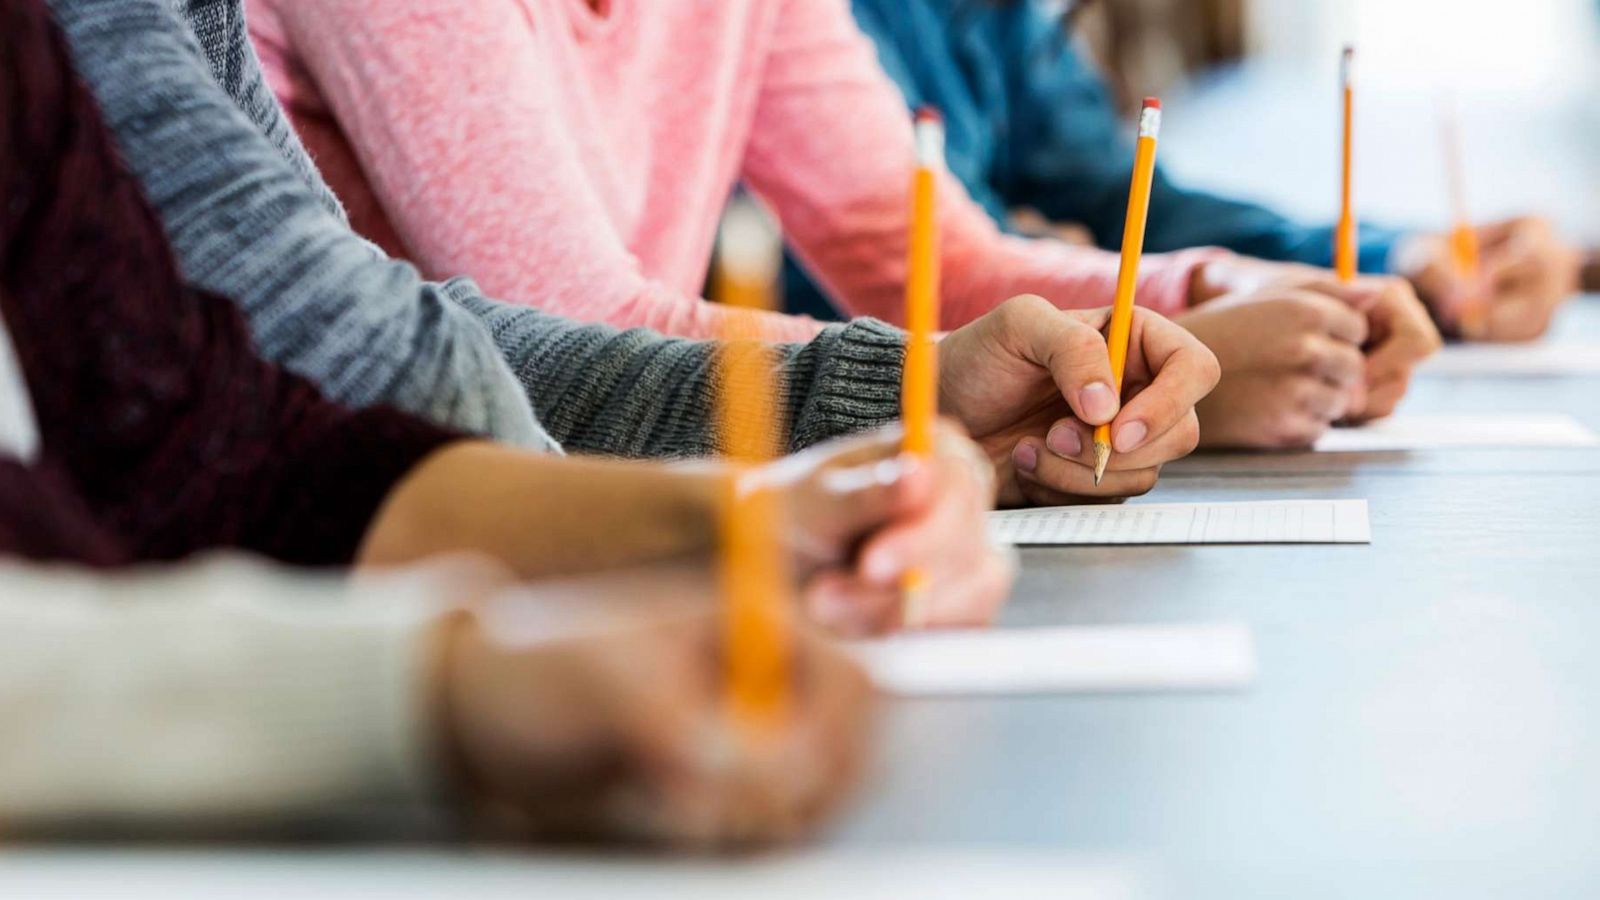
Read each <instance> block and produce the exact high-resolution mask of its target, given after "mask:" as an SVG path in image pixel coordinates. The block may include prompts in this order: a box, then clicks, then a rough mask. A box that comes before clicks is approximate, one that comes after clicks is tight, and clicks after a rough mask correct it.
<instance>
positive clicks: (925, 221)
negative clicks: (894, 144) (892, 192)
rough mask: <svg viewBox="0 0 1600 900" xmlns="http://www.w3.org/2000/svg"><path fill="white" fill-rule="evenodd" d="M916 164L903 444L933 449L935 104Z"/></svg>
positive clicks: (906, 608)
mask: <svg viewBox="0 0 1600 900" xmlns="http://www.w3.org/2000/svg"><path fill="white" fill-rule="evenodd" d="M916 141H917V168H916V171H915V173H914V174H913V175H912V184H911V226H910V227H911V240H910V249H909V250H908V253H909V259H908V260H907V272H906V330H907V332H908V334H907V341H906V364H905V365H906V368H905V382H904V384H903V385H902V386H901V391H900V406H901V417H902V418H903V419H904V420H905V421H904V424H905V443H904V450H905V452H906V453H907V454H909V455H913V456H920V457H924V458H926V457H930V456H932V455H933V442H934V422H935V419H936V418H937V416H938V410H939V345H938V343H937V338H936V335H937V334H938V332H939V275H940V260H939V172H940V170H941V169H943V168H944V122H943V121H942V120H941V119H940V118H939V114H938V113H936V112H934V111H933V110H930V109H921V110H918V111H917V118H916ZM928 589H929V584H928V577H927V573H926V572H923V571H921V570H912V571H910V572H907V573H906V575H905V577H904V578H903V579H902V580H901V593H902V613H901V619H902V623H903V624H904V625H905V626H906V627H909V628H915V627H919V626H920V625H922V623H923V622H925V621H926V620H927V615H926V609H925V607H926V604H927V595H928Z"/></svg>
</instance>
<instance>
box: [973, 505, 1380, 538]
mask: <svg viewBox="0 0 1600 900" xmlns="http://www.w3.org/2000/svg"><path fill="white" fill-rule="evenodd" d="M989 535H990V537H992V538H993V539H994V540H995V541H996V542H998V543H1002V544H1016V545H1020V546H1057V545H1088V546H1092V545H1104V544H1370V543H1372V526H1371V523H1370V522H1369V521H1368V519H1367V501H1365V500H1275V501H1261V502H1249V503H1129V504H1126V505H1123V506H1054V507H1045V508H1041V509H1018V510H1005V511H1002V512H994V513H990V514H989Z"/></svg>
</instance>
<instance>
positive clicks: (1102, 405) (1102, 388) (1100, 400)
mask: <svg viewBox="0 0 1600 900" xmlns="http://www.w3.org/2000/svg"><path fill="white" fill-rule="evenodd" d="M1078 403H1079V404H1080V405H1081V406H1082V407H1083V414H1084V415H1086V416H1088V417H1089V418H1090V419H1092V420H1094V422H1095V423H1099V422H1105V421H1107V420H1109V419H1110V418H1111V417H1112V416H1115V415H1116V414H1117V395H1116V394H1115V393H1114V392H1113V391H1112V390H1111V386H1110V385H1107V384H1105V383H1104V382H1099V381H1096V382H1094V383H1093V384H1089V385H1085V386H1084V388H1083V390H1080V391H1078Z"/></svg>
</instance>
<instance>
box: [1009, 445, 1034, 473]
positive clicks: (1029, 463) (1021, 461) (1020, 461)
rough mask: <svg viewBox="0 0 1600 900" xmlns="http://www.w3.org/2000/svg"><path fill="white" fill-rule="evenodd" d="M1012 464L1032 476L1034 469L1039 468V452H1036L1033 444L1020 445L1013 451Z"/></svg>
mask: <svg viewBox="0 0 1600 900" xmlns="http://www.w3.org/2000/svg"><path fill="white" fill-rule="evenodd" d="M1011 462H1012V464H1014V465H1015V466H1016V467H1017V469H1018V471H1022V472H1027V473H1029V474H1032V472H1033V470H1034V469H1037V468H1039V451H1038V450H1035V449H1034V448H1033V445H1032V444H1029V443H1026V442H1023V443H1020V444H1018V445H1017V448H1016V449H1015V450H1012V451H1011Z"/></svg>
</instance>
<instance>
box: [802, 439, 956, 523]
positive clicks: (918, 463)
mask: <svg viewBox="0 0 1600 900" xmlns="http://www.w3.org/2000/svg"><path fill="white" fill-rule="evenodd" d="M817 493H818V495H819V496H820V498H821V500H822V502H823V504H824V507H825V508H824V511H823V515H824V517H825V518H826V520H827V522H828V527H827V531H828V532H829V533H830V534H834V535H838V536H840V537H843V538H845V539H846V540H847V541H849V542H852V543H853V542H854V541H855V540H857V539H859V538H861V537H864V536H866V535H867V534H870V533H872V532H875V531H879V530H881V529H883V528H884V527H886V526H887V525H890V524H892V523H894V522H896V521H899V520H900V519H902V518H904V517H906V516H910V515H914V514H916V513H919V512H921V511H923V510H925V509H927V508H928V507H929V506H931V505H932V504H933V501H934V498H935V496H936V495H937V494H938V484H937V481H936V479H935V478H934V472H933V466H932V465H930V464H929V463H928V462H927V461H926V460H923V459H919V458H918V457H915V456H910V455H905V454H902V455H900V456H897V457H895V458H893V459H885V460H880V461H878V462H874V463H868V464H864V465H860V466H852V467H849V468H839V469H829V470H827V471H825V472H823V473H822V475H821V478H820V479H819V483H818V491H817Z"/></svg>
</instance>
